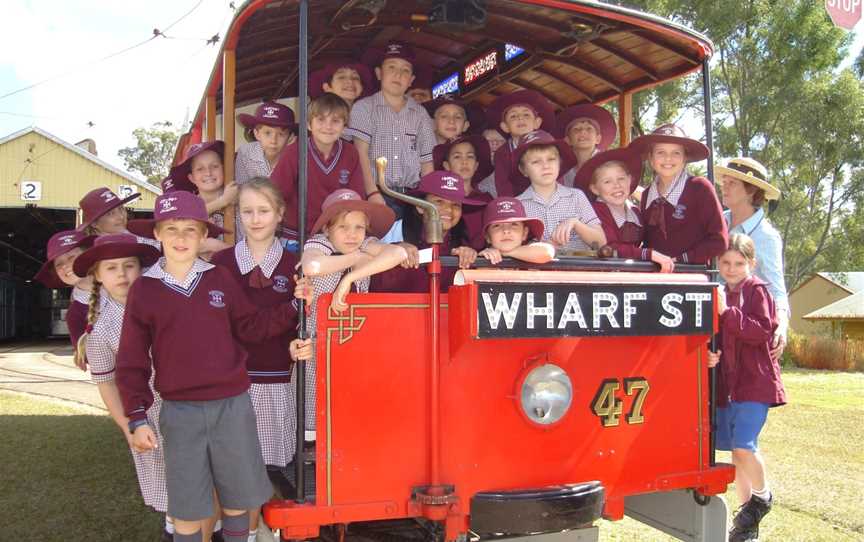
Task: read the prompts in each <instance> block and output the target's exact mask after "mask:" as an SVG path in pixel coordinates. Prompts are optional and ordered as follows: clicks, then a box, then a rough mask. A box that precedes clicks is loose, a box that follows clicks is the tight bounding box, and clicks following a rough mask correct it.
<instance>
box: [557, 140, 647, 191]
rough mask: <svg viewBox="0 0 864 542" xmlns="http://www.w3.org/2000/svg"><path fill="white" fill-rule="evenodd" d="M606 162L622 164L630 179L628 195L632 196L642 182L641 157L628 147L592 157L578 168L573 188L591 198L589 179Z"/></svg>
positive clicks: (637, 152)
mask: <svg viewBox="0 0 864 542" xmlns="http://www.w3.org/2000/svg"><path fill="white" fill-rule="evenodd" d="M607 162H622V163H623V164H624V169H626V170H627V173H629V174H630V176H631V177H632V180H631V181H630V193H631V194H632V193H633V192H634V191H635V190H636V188H638V187H639V182H640V181H641V180H642V155H641V154H639V151H637V150H634V149H632V148H630V147H624V148H620V149H611V150H608V151H604V152H599V153H597V154H595V155H594V156H592V157H591V158H590V159H589V160H588V161H587V162H585V163H584V164H582V165H581V166H580V167H579V171H577V172H576V179H575V180H574V183H573V186H575V187H576V188H581V189H582V191H583V192H585V193H586V194H588V195H589V196H592V195H593V192H591V191H590V189H589V186H590V185H591V178H592V177H593V176H594V172H595V171H596V170H597V168H599V167H600V166H602V165H603V164H605V163H607Z"/></svg>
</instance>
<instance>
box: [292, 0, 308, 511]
mask: <svg viewBox="0 0 864 542" xmlns="http://www.w3.org/2000/svg"><path fill="white" fill-rule="evenodd" d="M299 8H300V28H299V31H300V32H299V33H300V43H299V48H300V53H299V58H298V64H299V68H298V69H299V72H300V77H299V79H298V80H297V85H298V89H297V109H298V111H297V118H298V120H299V127H298V128H299V129H298V134H297V138H298V140H297V152H298V154H299V155H298V157H297V158H298V160H297V162H298V168H297V169H298V175H297V196H298V198H297V199H298V201H299V204H298V206H297V235H298V237H299V238H298V242H299V244H300V248H299V251H300V256H301V257H302V256H303V245H304V244H305V243H306V174H307V171H308V165H309V155H308V150H307V146H308V144H309V135H308V126H307V123H306V95H307V91H308V85H307V82H306V80H307V78H308V74H309V70H308V68H309V58H308V57H309V49H308V42H309V28H308V27H309V20H308V19H309V2H308V0H300V2H299ZM301 274H302V273H301ZM299 310H300V314H299V325H300V332H299V337H300V338H301V339H306V338H307V337H308V333H306V304H305V303H304V302H303V301H302V300H301V301H300V309H299ZM296 376H297V381H296V382H295V383H294V386H295V388H296V396H297V435H296V439H295V440H296V442H297V448H296V451H295V452H294V482H295V485H296V495H295V500H296V501H297V502H298V503H302V502H306V480H305V476H304V475H305V463H306V446H305V443H306V362H305V361H303V360H297V371H296Z"/></svg>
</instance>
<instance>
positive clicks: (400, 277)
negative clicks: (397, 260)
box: [369, 231, 463, 293]
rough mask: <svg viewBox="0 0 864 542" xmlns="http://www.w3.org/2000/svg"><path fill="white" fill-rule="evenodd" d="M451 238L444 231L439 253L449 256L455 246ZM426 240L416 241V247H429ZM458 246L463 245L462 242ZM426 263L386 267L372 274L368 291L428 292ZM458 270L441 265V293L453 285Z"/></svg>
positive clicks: (448, 233) (421, 248)
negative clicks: (413, 265)
mask: <svg viewBox="0 0 864 542" xmlns="http://www.w3.org/2000/svg"><path fill="white" fill-rule="evenodd" d="M451 243H452V240H451V237H450V232H449V231H448V232H445V233H444V239H443V242H442V243H441V245H440V254H441V255H442V256H449V255H450V251H451V250H452V249H453V248H457V247H456V246H451ZM430 246H431V245H429V244H428V243H426V242H423V241H421V242H420V243H417V248H418V249H420V250H423V249H424V248H429V247H430ZM458 246H463V245H462V244H460V245H458ZM426 267H427V266H426V265H421V266H420V267H418V268H416V269H406V268H404V267H401V266H397V267H394V268H392V269H388V270H387V271H384V272H383V273H378V274H376V275H373V276H372V281H371V284H370V285H369V291H370V292H398V293H428V292H429V273H428V272H427V271H426ZM457 271H459V269H458V268H456V267H444V266H442V267H441V274H440V276H439V284H440V291H441V293H447V290H449V289H450V287H451V286H453V279H454V278H455V277H456V272H457Z"/></svg>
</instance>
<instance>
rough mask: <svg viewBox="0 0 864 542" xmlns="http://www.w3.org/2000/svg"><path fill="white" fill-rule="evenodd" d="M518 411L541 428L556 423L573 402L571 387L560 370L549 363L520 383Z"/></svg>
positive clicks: (539, 367) (537, 368)
mask: <svg viewBox="0 0 864 542" xmlns="http://www.w3.org/2000/svg"><path fill="white" fill-rule="evenodd" d="M520 396H521V397H520V403H521V406H522V411H523V412H524V413H525V415H526V416H528V418H529V419H530V420H531V421H533V422H535V423H538V424H541V425H549V424H552V423H555V422H557V421H558V420H560V419H561V418H562V417H563V416H564V414H566V413H567V410H568V409H569V408H570V403H572V401H573V384H572V383H571V382H570V377H569V376H567V373H566V372H565V371H564V369H562V368H561V367H558V366H557V365H554V364H552V363H546V364H543V365H539V366H537V367H535V368H534V369H532V370H531V371H530V372H529V373H528V374H527V375H526V376H525V380H523V381H522V390H521V393H520Z"/></svg>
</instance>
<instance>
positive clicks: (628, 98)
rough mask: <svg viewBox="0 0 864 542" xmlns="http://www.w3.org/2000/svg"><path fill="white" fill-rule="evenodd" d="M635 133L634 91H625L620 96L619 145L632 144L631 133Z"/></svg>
mask: <svg viewBox="0 0 864 542" xmlns="http://www.w3.org/2000/svg"><path fill="white" fill-rule="evenodd" d="M631 133H633V93H632V92H623V93H621V96H619V97H618V146H619V147H626V146H627V145H629V144H630V134H631Z"/></svg>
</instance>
